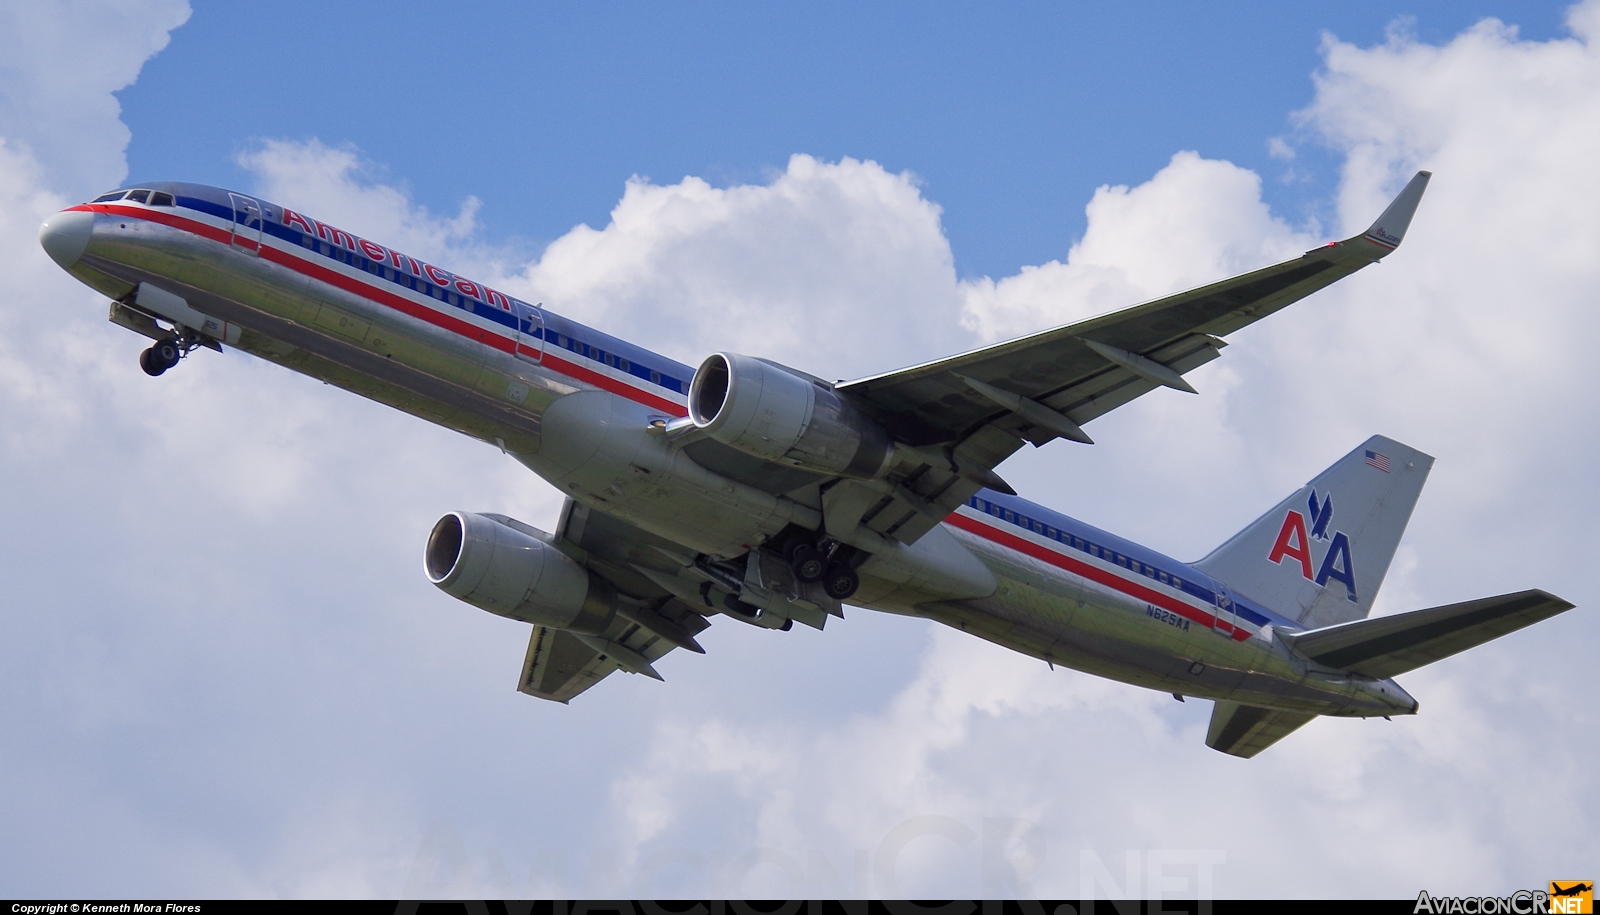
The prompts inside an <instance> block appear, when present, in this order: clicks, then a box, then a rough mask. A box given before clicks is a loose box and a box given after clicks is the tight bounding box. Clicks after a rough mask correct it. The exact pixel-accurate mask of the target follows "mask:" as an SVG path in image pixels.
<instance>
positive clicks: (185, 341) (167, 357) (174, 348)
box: [139, 324, 221, 376]
mask: <svg viewBox="0 0 1600 915" xmlns="http://www.w3.org/2000/svg"><path fill="white" fill-rule="evenodd" d="M206 345H208V344H207V342H206V338H204V337H202V336H200V335H199V334H197V333H195V332H194V331H192V330H190V329H189V328H187V327H184V326H183V325H181V324H180V325H178V329H177V331H176V332H175V333H173V334H171V335H169V336H167V337H165V338H163V339H159V340H157V341H156V342H154V343H152V344H150V348H149V349H147V350H145V351H144V352H142V353H140V354H139V368H142V369H144V373H145V374H146V375H152V376H153V375H160V374H161V373H162V372H165V371H166V370H167V369H170V368H172V367H173V366H175V365H177V364H178V360H179V359H182V358H183V357H184V356H187V355H189V354H190V353H191V352H193V351H194V350H196V349H199V348H200V347H202V346H206ZM210 345H211V346H212V348H213V349H217V350H219V351H220V349H221V347H218V346H216V345H215V344H214V343H213V344H210Z"/></svg>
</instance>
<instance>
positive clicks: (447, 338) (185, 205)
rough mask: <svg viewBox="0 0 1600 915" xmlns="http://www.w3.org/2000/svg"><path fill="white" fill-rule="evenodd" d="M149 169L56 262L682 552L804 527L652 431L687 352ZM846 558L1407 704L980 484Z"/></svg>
mask: <svg viewBox="0 0 1600 915" xmlns="http://www.w3.org/2000/svg"><path fill="white" fill-rule="evenodd" d="M144 187H161V188H167V189H169V190H171V191H172V192H173V193H174V195H175V197H176V202H175V204H174V205H171V206H149V205H141V204H138V203H132V202H128V201H118V202H113V203H103V204H99V203H97V204H85V205H82V206H80V207H74V208H72V209H71V210H68V211H65V212H64V213H63V214H60V215H61V216H62V217H68V218H70V219H76V220H79V221H80V222H82V223H85V227H84V231H86V232H87V241H86V243H85V244H84V246H83V248H82V251H81V254H80V255H79V256H78V257H77V259H76V261H75V262H73V263H71V264H70V265H69V266H68V269H69V270H70V272H72V273H73V274H74V275H75V276H77V277H78V278H79V279H80V280H82V281H83V282H85V283H87V284H88V285H90V286H92V287H94V288H96V289H98V290H99V291H101V292H103V293H105V294H106V295H108V296H110V297H112V298H113V299H118V300H124V301H126V300H128V299H129V297H130V296H132V295H134V293H135V290H136V289H137V288H138V287H139V284H141V283H145V284H149V285H151V286H154V287H158V288H159V289H161V290H164V291H165V292H168V293H171V294H173V295H176V296H179V297H181V298H182V299H183V300H185V302H187V304H188V306H189V307H191V308H193V309H194V310H195V311H197V312H200V313H203V314H204V315H206V316H209V317H211V318H214V319H216V320H217V321H219V322H224V327H223V329H222V330H221V331H218V332H216V333H215V334H214V335H215V336H217V337H218V338H219V339H220V340H225V342H227V343H229V344H231V345H232V346H234V347H235V348H237V349H240V350H243V351H245V352H248V353H251V354H252V355H256V356H260V357H261V358H264V359H268V360H270V361H273V362H276V363H279V364H281V365H283V366H285V367H287V368H290V369H293V370H294V371H297V372H301V373H303V374H306V375H310V376H312V377H315V378H318V379H321V380H323V381H325V382H327V383H329V384H333V385H337V386H339V387H341V388H345V389H347V390H350V391H353V392H355V393H357V394H360V395H362V396H363V397H367V398H369V399H372V400H376V401H378V402H380V403H384V404H388V405H390V406H392V407H395V408H397V409H400V410H404V411H406V412H407V413H410V414H413V415H415V416H419V417H422V418H424V419H427V420H430V421H432V422H435V423H438V424H440V425H443V426H447V427H449V428H451V429H455V430H457V431H459V432H462V433H464V434H466V435H470V436H472V437H474V438H476V439H479V440H481V441H484V442H487V443H490V444H492V445H494V446H495V447H498V448H500V449H502V450H503V451H505V452H506V453H507V454H509V455H511V456H513V457H515V458H516V459H517V460H518V461H520V462H521V463H523V464H524V465H526V466H527V467H529V468H530V469H532V470H533V471H534V472H536V473H538V474H539V475H540V476H542V477H544V478H545V479H546V480H549V481H550V482H551V483H553V484H554V485H556V486H557V487H558V488H560V489H561V490H562V491H563V492H564V493H566V494H567V495H569V496H571V497H572V498H573V499H576V500H578V501H580V502H583V503H585V504H588V505H590V506H591V507H592V508H594V509H597V510H600V511H603V512H606V513H609V514H612V515H615V516H618V517H620V518H623V519H625V520H627V521H629V522H631V523H633V524H635V525H637V526H639V527H640V528H643V529H645V530H646V531H649V532H651V533H653V534H656V535H658V536H660V537H664V538H666V539H668V540H671V541H673V542H674V543H677V544H681V545H682V546H683V547H684V548H685V551H686V552H688V553H694V554H703V555H705V556H709V557H719V558H732V557H736V556H739V555H741V554H743V553H745V552H747V551H748V550H750V549H751V548H753V547H756V546H758V545H759V544H761V543H762V542H763V541H765V540H766V539H767V538H769V537H772V536H773V535H775V534H777V533H778V532H779V531H781V530H782V529H784V527H785V526H787V525H789V524H800V525H802V526H807V527H810V528H812V529H815V528H816V527H817V525H818V523H819V519H820V514H819V512H820V505H818V504H815V503H814V499H813V500H812V503H811V504H808V497H807V496H806V495H804V493H806V492H807V491H808V490H807V487H806V485H805V484H806V482H807V480H806V479H805V478H804V473H803V472H801V471H796V470H792V469H790V468H780V467H774V466H754V465H753V464H754V462H753V459H750V460H729V459H727V457H726V455H721V456H719V455H718V453H716V452H714V451H712V450H708V449H700V451H699V452H697V449H696V446H695V444H694V442H693V440H692V436H691V437H688V438H675V437H674V436H672V435H663V434H660V431H659V430H660V428H661V426H662V421H670V420H673V419H676V418H677V417H681V416H683V415H684V414H685V412H686V410H685V406H684V404H685V395H686V393H687V391H688V383H689V381H690V377H691V375H692V370H691V369H690V368H688V367H687V366H684V365H682V364H680V363H677V362H674V361H673V360H671V359H668V358H665V357H663V356H660V355H658V354H655V353H652V352H650V351H649V350H647V349H644V348H641V347H638V346H635V345H633V344H631V343H628V342H626V341H623V340H620V339H618V338H615V337H611V336H609V335H607V334H604V333H600V332H598V331H595V330H593V329H592V328H588V327H585V326H583V325H581V324H578V323H576V322H574V321H571V320H568V319H566V318H563V317H561V316H559V315H556V314H553V313H551V312H548V311H546V310H544V309H543V308H541V307H538V306H534V305H529V304H527V303H524V302H521V301H518V300H515V299H513V298H511V297H509V296H506V295H504V294H502V293H499V292H497V291H495V290H492V289H488V288H487V287H483V286H482V285H481V284H476V283H473V282H472V281H470V280H466V279H465V278H462V277H457V276H454V275H453V274H449V273H448V272H446V271H443V270H440V269H439V268H437V267H434V266H433V265H430V264H426V263H424V262H422V261H419V260H416V259H414V258H411V257H408V256H406V255H404V254H401V253H399V252H395V251H391V250H390V249H388V248H385V247H383V246H380V245H378V244H376V243H374V242H372V241H370V240H367V239H361V238H358V237H355V236H351V235H349V234H348V233H344V232H341V231H339V230H336V229H334V228H333V227H331V226H327V225H326V224H323V223H319V222H317V221H316V220H314V219H311V218H310V217H307V216H304V215H303V214H298V213H294V212H292V211H287V210H284V209H283V208H282V207H279V206H276V205H274V204H271V203H267V202H264V201H259V200H257V199H255V198H248V197H244V196H243V195H238V194H230V193H229V192H227V191H224V190H220V189H216V188H206V187H201V186H198V185H178V184H172V185H165V184H163V185H144ZM252 207H254V210H253V211H252V209H251V208H252ZM252 212H254V213H255V214H256V215H255V217H254V218H253V219H252V217H251V216H250V214H251V213H252ZM58 218H59V217H58ZM90 219H92V222H93V224H92V228H90V227H88V226H87V225H86V224H87V222H88V220H90ZM52 255H53V256H55V252H52ZM59 259H60V258H59V257H58V260H59ZM653 426H654V428H652V427H653ZM814 490H815V487H811V488H810V491H813V492H814ZM859 574H860V576H861V586H860V589H859V590H858V591H857V593H856V594H855V595H854V597H853V598H852V599H851V601H850V602H851V603H852V604H855V605H859V606H862V607H867V608H870V609H874V610H881V611H886V612H891V613H899V614H908V615H915V616H922V617H926V618H929V619H933V620H937V621H938V622H941V623H944V624H946V625H948V626H951V627H955V628H958V629H961V630H963V631H965V632H970V633H972V634H973V635H976V636H979V637H981V638H984V639H988V640H989V641H992V642H995V643H997V644H1000V645H1003V646H1005V647H1007V648H1010V649H1013V650H1015V651H1018V652H1022V653H1024V654H1027V655H1031V656H1033V657H1035V658H1039V659H1042V660H1045V661H1048V662H1050V663H1052V664H1059V665H1063V666H1067V667H1072V668H1076V669H1078V670H1083V671H1087V672H1090V673H1093V674H1097V675H1100V676H1104V677H1108V678H1112V679H1116V680H1120V681H1123V682H1127V683H1132V684H1136V685H1139V686H1146V687H1149V688H1151V689H1156V690H1161V691H1165V692H1171V693H1175V694H1178V695H1180V696H1199V697H1205V698H1212V699H1221V700H1231V701H1235V702H1239V703H1243V704H1247V705H1253V706H1263V707H1269V708H1279V709H1286V710H1293V711H1302V712H1308V713H1317V714H1324V715H1346V716H1379V715H1391V714H1409V713H1411V712H1414V711H1415V709H1416V703H1415V701H1414V700H1413V699H1412V698H1411V697H1410V696H1409V695H1407V694H1406V693H1405V692H1404V691H1403V690H1401V689H1400V688H1399V687H1398V686H1397V685H1396V684H1395V683H1394V682H1393V681H1390V680H1383V681H1380V680H1373V679H1369V678H1364V677H1360V676H1354V675H1350V674H1346V673H1341V672H1338V671H1334V670H1330V669H1319V668H1317V667H1316V666H1314V665H1308V663H1307V662H1305V661H1304V660H1302V659H1301V658H1300V657H1298V656H1297V655H1295V654H1294V653H1293V652H1291V651H1290V650H1289V649H1288V648H1287V646H1286V645H1285V644H1284V643H1283V642H1282V641H1281V640H1279V639H1277V638H1276V637H1275V635H1274V633H1275V631H1277V630H1285V631H1292V630H1297V629H1299V628H1301V627H1300V626H1298V625H1297V624H1296V623H1294V622H1293V621H1290V620H1287V619H1284V618H1282V617H1280V616H1278V615H1276V614H1274V613H1272V612H1270V611H1269V610H1267V609H1266V608H1264V607H1261V606H1258V605H1256V604H1254V603H1253V602H1251V601H1250V600H1248V599H1246V598H1244V597H1242V596H1239V595H1231V594H1230V593H1229V592H1228V590H1227V588H1226V586H1225V585H1224V584H1222V583H1220V582H1216V581H1214V580H1212V579H1211V578H1210V577H1208V576H1207V575H1205V574H1204V573H1201V572H1199V571H1198V570H1196V569H1194V568H1192V567H1190V566H1189V565H1187V564H1185V563H1182V562H1178V561H1176V560H1173V559H1170V558H1168V557H1165V556H1162V555H1160V554H1159V553H1156V552H1154V551H1151V550H1148V549H1145V548H1143V547H1140V546H1138V545H1136V544H1132V543H1129V542H1127V541H1124V540H1122V539H1120V538H1118V537H1115V536H1112V535H1110V534H1107V533H1105V532H1103V531H1099V530H1096V529H1094V528H1092V527H1089V526H1088V525H1085V524H1082V523H1079V522H1077V521H1074V520H1072V519H1070V518H1067V517H1065V516H1063V515H1060V514H1058V513H1055V512H1052V511H1050V510H1049V509H1046V508H1044V507H1042V506H1038V505H1035V504H1033V503H1030V502H1028V501H1026V500H1024V499H1021V498H1017V497H1014V496H1007V495H1004V494H1001V493H997V492H992V491H987V490H985V491H982V492H980V493H979V494H978V495H977V496H975V497H974V498H973V499H972V500H970V501H969V503H968V504H966V505H965V506H963V507H962V508H960V509H958V510H957V511H956V512H955V513H954V514H952V515H951V516H949V518H948V519H947V520H946V521H945V522H944V523H943V524H942V525H940V526H939V527H936V528H935V529H934V530H933V531H932V532H930V533H929V534H927V535H926V536H924V537H923V538H921V539H920V540H918V541H917V542H916V543H915V544H914V545H912V546H909V547H904V546H898V545H897V546H894V547H892V548H890V549H886V550H884V551H882V552H879V553H876V554H874V555H873V557H872V558H871V559H869V560H868V561H867V562H866V563H865V564H864V565H862V566H861V568H860V569H859Z"/></svg>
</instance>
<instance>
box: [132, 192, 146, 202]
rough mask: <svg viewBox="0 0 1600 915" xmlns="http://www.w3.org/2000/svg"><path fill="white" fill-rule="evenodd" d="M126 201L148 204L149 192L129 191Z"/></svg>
mask: <svg viewBox="0 0 1600 915" xmlns="http://www.w3.org/2000/svg"><path fill="white" fill-rule="evenodd" d="M128 199H129V200H131V201H133V202H134V203H149V202H150V192H149V191H129V192H128Z"/></svg>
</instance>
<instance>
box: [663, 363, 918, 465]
mask: <svg viewBox="0 0 1600 915" xmlns="http://www.w3.org/2000/svg"><path fill="white" fill-rule="evenodd" d="M689 417H690V419H692V420H693V421H694V424H695V426H697V427H698V428H700V429H701V430H703V431H704V432H705V433H706V435H708V436H709V437H711V438H712V439H715V440H716V441H719V442H721V443H723V444H724V445H728V446H730V447H733V448H737V449H739V450H740V451H743V452H744V453H746V454H751V455H754V456H756V457H758V458H761V459H763V460H767V461H777V462H781V463H786V464H792V465H794V466H796V467H803V468H805V469H807V470H815V471H820V472H822V473H827V474H837V475H842V476H849V477H858V478H862V479H874V478H876V477H879V476H881V475H882V474H883V473H884V472H885V471H886V470H887V469H888V464H889V457H890V455H891V454H892V453H893V451H894V442H893V441H892V440H891V439H890V438H889V436H888V434H887V433H886V432H884V430H883V429H882V427H880V426H879V425H878V424H877V423H876V422H874V421H872V420H871V419H870V418H868V417H867V416H865V415H863V414H862V413H861V411H859V410H857V409H856V408H855V407H854V406H852V405H851V404H849V403H847V402H846V401H844V400H843V399H842V398H840V397H839V395H838V394H836V393H835V392H834V391H833V390H831V389H829V388H827V387H824V386H823V385H822V383H821V382H817V381H813V380H811V379H809V378H805V377H802V376H800V375H798V374H796V373H794V372H791V371H789V370H787V369H784V368H781V367H779V366H777V365H774V364H772V363H770V362H766V361H763V360H761V359H756V358H754V357H752V356H740V355H737V354H734V353H717V354H716V355H714V356H710V357H708V358H707V359H706V361H704V362H702V363H700V368H699V369H698V370H696V371H695V373H694V380H693V381H692V382H691V383H690V385H689Z"/></svg>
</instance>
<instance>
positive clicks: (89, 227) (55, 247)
mask: <svg viewBox="0 0 1600 915" xmlns="http://www.w3.org/2000/svg"><path fill="white" fill-rule="evenodd" d="M93 231H94V214H93V213H91V212H89V211H87V210H63V211H61V212H60V213H57V214H56V215H54V216H52V217H50V218H49V219H46V220H45V221H44V225H42V226H40V227H39V244H40V245H41V246H42V247H43V248H44V253H46V254H48V255H50V259H51V260H53V261H55V262H56V263H57V264H60V265H61V269H63V270H71V269H72V265H73V264H76V263H77V262H78V258H80V257H83V249H85V248H87V247H89V235H90V233H92V232H93Z"/></svg>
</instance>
